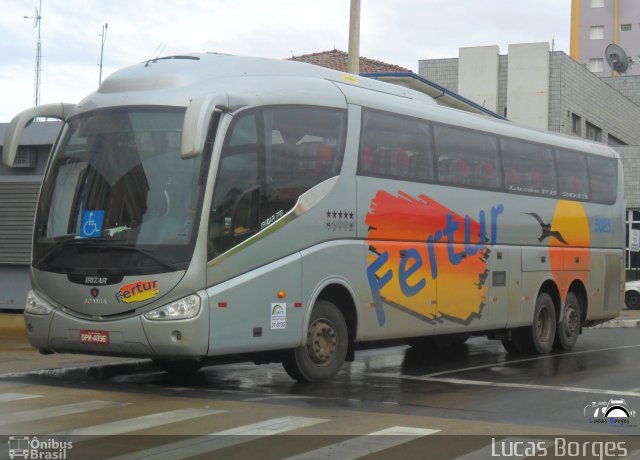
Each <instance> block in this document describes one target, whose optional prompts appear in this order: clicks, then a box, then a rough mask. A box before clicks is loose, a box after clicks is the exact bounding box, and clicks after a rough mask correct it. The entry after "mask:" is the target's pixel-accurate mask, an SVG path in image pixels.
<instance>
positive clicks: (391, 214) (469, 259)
mask: <svg viewBox="0 0 640 460" xmlns="http://www.w3.org/2000/svg"><path fill="white" fill-rule="evenodd" d="M503 212H504V206H503V205H502V204H497V205H495V206H492V207H491V208H490V209H487V210H479V211H478V214H477V220H475V219H472V218H471V216H468V215H465V216H461V215H459V214H456V213H455V212H453V211H451V210H450V209H448V208H446V207H445V206H442V205H441V204H439V203H437V202H436V201H434V200H431V199H430V198H428V197H426V196H424V195H420V196H418V197H417V198H414V197H412V196H410V195H408V194H406V193H403V192H398V194H397V195H392V194H390V193H388V192H385V191H382V190H381V191H378V193H377V194H376V196H375V197H374V198H373V200H372V201H371V207H370V210H369V212H368V213H367V216H366V219H365V223H366V224H367V225H368V227H369V233H368V236H367V240H368V244H369V254H368V266H367V279H368V280H369V285H370V287H371V292H372V295H373V300H374V304H375V308H376V314H377V318H378V324H379V325H380V326H382V325H384V323H385V313H384V309H383V306H382V303H383V301H384V303H385V304H387V305H391V306H393V307H395V308H398V309H400V310H403V311H406V312H408V313H410V314H413V315H414V316H418V317H419V318H421V319H424V320H426V321H430V322H435V321H439V320H441V319H448V320H451V321H457V322H462V323H468V322H470V321H471V320H472V319H473V318H475V317H479V316H480V313H481V311H482V308H483V307H484V306H485V304H486V301H487V293H488V284H487V281H488V277H489V270H488V268H487V260H488V257H489V254H490V252H491V246H494V245H495V244H496V240H497V236H498V235H497V234H498V217H499V216H500V214H502V213H503ZM456 241H457V242H462V243H455V242H456ZM436 279H437V283H436V282H434V281H435V280H436Z"/></svg>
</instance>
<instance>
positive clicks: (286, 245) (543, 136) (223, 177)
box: [3, 54, 625, 381]
mask: <svg viewBox="0 0 640 460" xmlns="http://www.w3.org/2000/svg"><path fill="white" fill-rule="evenodd" d="M44 116H48V117H58V118H61V119H63V120H65V123H64V127H63V128H62V130H61V132H60V135H59V138H58V140H57V142H56V143H55V146H54V148H53V151H52V154H51V158H50V160H49V163H48V166H47V170H46V174H45V178H44V182H43V185H42V190H41V193H40V199H39V203H38V208H37V215H36V218H35V228H34V238H33V258H32V270H31V273H32V280H31V281H32V288H33V289H32V291H31V292H30V293H29V296H28V300H27V305H26V308H25V314H24V316H25V323H26V329H27V332H28V337H29V340H30V342H31V344H32V345H33V346H34V347H36V348H38V349H39V350H41V351H42V352H43V353H49V352H55V353H87V354H96V355H116V356H132V357H148V358H152V359H153V360H154V361H155V362H156V363H157V364H158V365H159V366H160V367H162V368H164V369H167V370H173V371H180V370H186V369H196V368H198V367H199V366H201V365H203V364H206V363H207V362H208V361H210V360H211V359H212V358H214V357H217V356H223V355H237V356H245V357H248V358H249V359H252V360H254V361H255V362H257V363H260V362H271V361H273V362H276V361H281V362H282V363H283V365H284V368H285V369H286V371H287V373H288V374H289V375H290V376H291V377H293V378H294V379H298V380H301V381H319V380H326V379H329V378H331V377H333V376H334V375H335V374H336V372H338V370H339V369H340V367H341V366H342V364H343V362H344V361H345V360H352V359H353V357H354V349H356V348H357V347H358V346H359V345H358V344H360V343H363V342H369V341H379V340H385V339H400V338H404V339H407V341H408V342H409V343H410V344H411V345H413V346H417V347H422V348H423V349H424V350H425V355H428V354H429V353H430V352H431V353H436V351H435V350H434V349H430V348H429V347H430V346H433V345H434V344H437V343H438V341H437V339H438V338H445V337H448V338H449V339H451V338H454V339H456V340H463V339H465V338H466V337H467V336H468V335H476V334H477V335H486V336H488V337H489V338H493V339H500V340H502V342H503V343H504V346H505V348H507V350H509V351H515V352H520V353H548V352H549V351H550V350H551V349H552V348H555V349H559V350H569V349H571V348H572V347H573V346H574V345H575V343H576V340H577V338H578V335H579V334H580V332H581V328H582V327H583V326H589V325H592V324H596V323H598V322H602V321H604V320H607V319H610V318H613V317H615V316H616V315H617V314H618V312H619V310H620V308H621V303H622V298H621V294H622V292H623V282H624V279H623V278H624V267H623V247H624V243H625V234H624V204H623V176H622V168H621V164H620V161H619V158H618V156H617V155H616V153H615V152H614V151H613V150H612V149H610V148H609V147H607V146H605V145H603V144H597V143H592V142H588V141H586V140H584V139H579V138H570V137H564V136H557V135H552V134H548V133H544V132H538V131H534V130H529V129H524V128H522V127H518V126H515V125H513V124H511V123H508V122H505V121H499V120H494V119H490V118H488V117H486V116H480V115H473V114H469V113H465V112H460V111H457V110H453V109H448V108H443V107H440V106H438V105H437V104H435V103H434V101H433V99H431V98H430V97H428V96H426V95H424V94H422V93H418V92H414V91H412V90H410V89H406V88H403V87H400V86H396V85H390V84H385V83H383V82H379V81H375V80H372V79H368V78H362V77H358V76H354V75H349V74H344V73H340V72H337V71H333V70H329V69H324V68H320V67H315V66H311V65H307V64H302V63H298V62H290V61H276V60H267V59H260V58H242V57H235V56H228V55H220V54H198V55H185V56H173V57H167V58H161V59H154V60H151V61H148V62H143V63H141V64H138V65H134V66H131V67H129V68H125V69H123V70H121V71H118V72H116V73H114V74H113V75H112V76H110V77H109V78H108V79H106V80H105V81H104V82H103V83H102V85H101V86H100V88H99V89H98V90H97V91H96V92H95V93H93V94H90V95H89V96H87V97H86V98H85V99H84V100H82V101H81V102H80V103H79V104H77V105H71V104H48V105H44V106H39V107H35V108H32V109H29V110H26V111H24V112H22V113H21V114H19V115H17V116H16V117H15V118H14V120H13V121H12V122H11V124H10V126H9V128H8V129H7V132H6V137H5V143H4V146H5V149H4V153H3V156H4V161H5V163H7V164H11V163H12V162H13V160H14V157H15V152H16V147H17V144H18V142H19V137H20V133H21V131H22V129H23V127H24V126H25V125H26V124H27V123H28V122H29V121H31V120H32V119H33V118H34V117H44Z"/></svg>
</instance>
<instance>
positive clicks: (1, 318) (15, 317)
mask: <svg viewBox="0 0 640 460" xmlns="http://www.w3.org/2000/svg"><path fill="white" fill-rule="evenodd" d="M24 333H25V331H24V317H23V316H22V314H21V313H0V337H1V336H3V335H24Z"/></svg>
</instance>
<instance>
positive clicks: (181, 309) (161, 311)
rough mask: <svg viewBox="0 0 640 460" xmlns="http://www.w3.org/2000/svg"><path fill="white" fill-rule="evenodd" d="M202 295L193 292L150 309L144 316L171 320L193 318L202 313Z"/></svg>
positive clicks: (159, 319) (152, 318)
mask: <svg viewBox="0 0 640 460" xmlns="http://www.w3.org/2000/svg"><path fill="white" fill-rule="evenodd" d="M200 302H201V301H200V296H199V295H197V294H191V295H190V296H187V297H184V298H182V299H180V300H176V301H175V302H171V303H170V304H167V305H164V306H162V307H160V308H156V309H155V310H151V311H148V312H146V313H145V314H144V317H145V318H147V319H150V320H158V321H171V320H175V319H188V318H193V317H194V316H196V315H197V314H198V313H200Z"/></svg>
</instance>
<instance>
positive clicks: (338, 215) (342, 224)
mask: <svg viewBox="0 0 640 460" xmlns="http://www.w3.org/2000/svg"><path fill="white" fill-rule="evenodd" d="M326 216H327V220H326V228H327V230H329V231H332V232H337V231H347V232H353V231H355V220H354V218H355V213H354V212H353V211H350V210H344V209H327V213H326Z"/></svg>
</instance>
